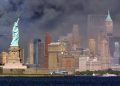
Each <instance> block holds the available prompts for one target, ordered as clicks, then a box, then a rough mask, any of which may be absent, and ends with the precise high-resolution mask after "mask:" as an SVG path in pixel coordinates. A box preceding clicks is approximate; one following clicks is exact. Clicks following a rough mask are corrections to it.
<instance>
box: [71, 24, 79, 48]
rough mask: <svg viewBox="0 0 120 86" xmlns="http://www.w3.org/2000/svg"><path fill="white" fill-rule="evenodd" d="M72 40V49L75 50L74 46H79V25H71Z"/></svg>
mask: <svg viewBox="0 0 120 86" xmlns="http://www.w3.org/2000/svg"><path fill="white" fill-rule="evenodd" d="M72 36H73V39H72V42H73V49H74V50H76V48H79V47H80V34H79V26H78V25H73V31H72Z"/></svg>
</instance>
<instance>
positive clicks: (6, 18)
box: [0, 0, 120, 50]
mask: <svg viewBox="0 0 120 86" xmlns="http://www.w3.org/2000/svg"><path fill="white" fill-rule="evenodd" d="M119 3H120V0H1V1H0V35H4V34H5V35H4V36H1V37H0V41H1V44H0V45H1V46H3V48H1V50H3V49H5V48H6V47H9V44H10V42H11V30H12V26H13V23H14V22H15V21H16V20H17V18H18V17H20V23H19V27H20V36H21V37H20V44H21V45H22V46H27V44H26V43H28V42H29V40H31V39H34V38H41V39H42V40H44V33H45V32H50V33H51V35H52V36H53V39H54V40H57V39H58V38H59V36H61V35H65V34H66V33H67V32H71V29H72V25H73V24H78V25H79V26H80V33H81V37H82V39H85V38H86V30H87V27H86V26H87V24H86V23H87V15H88V14H102V15H105V14H106V13H107V10H108V9H109V10H110V12H111V14H112V16H113V20H117V21H119V19H118V17H116V15H117V16H118V15H119V13H120V11H119V9H120V5H119ZM6 34H7V35H6ZM6 49H7V48H6Z"/></svg>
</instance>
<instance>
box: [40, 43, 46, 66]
mask: <svg viewBox="0 0 120 86" xmlns="http://www.w3.org/2000/svg"><path fill="white" fill-rule="evenodd" d="M39 52H40V59H39V63H40V68H44V63H45V43H41V44H40V51H39Z"/></svg>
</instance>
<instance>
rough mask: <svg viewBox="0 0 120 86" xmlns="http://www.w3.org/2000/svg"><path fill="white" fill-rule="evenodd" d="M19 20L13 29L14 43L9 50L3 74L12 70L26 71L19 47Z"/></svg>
mask: <svg viewBox="0 0 120 86" xmlns="http://www.w3.org/2000/svg"><path fill="white" fill-rule="evenodd" d="M18 23H19V18H18V20H17V21H16V22H15V23H14V26H13V29H12V42H11V45H10V48H9V53H8V58H7V62H6V64H5V65H4V66H3V72H7V71H10V69H26V68H27V67H26V66H23V65H22V63H21V62H20V61H21V55H20V52H21V49H20V46H19V44H18V43H19V28H18Z"/></svg>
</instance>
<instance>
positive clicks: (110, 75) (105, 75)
mask: <svg viewBox="0 0 120 86" xmlns="http://www.w3.org/2000/svg"><path fill="white" fill-rule="evenodd" d="M102 76H103V77H112V76H117V75H115V74H109V73H106V74H103V75H102Z"/></svg>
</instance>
